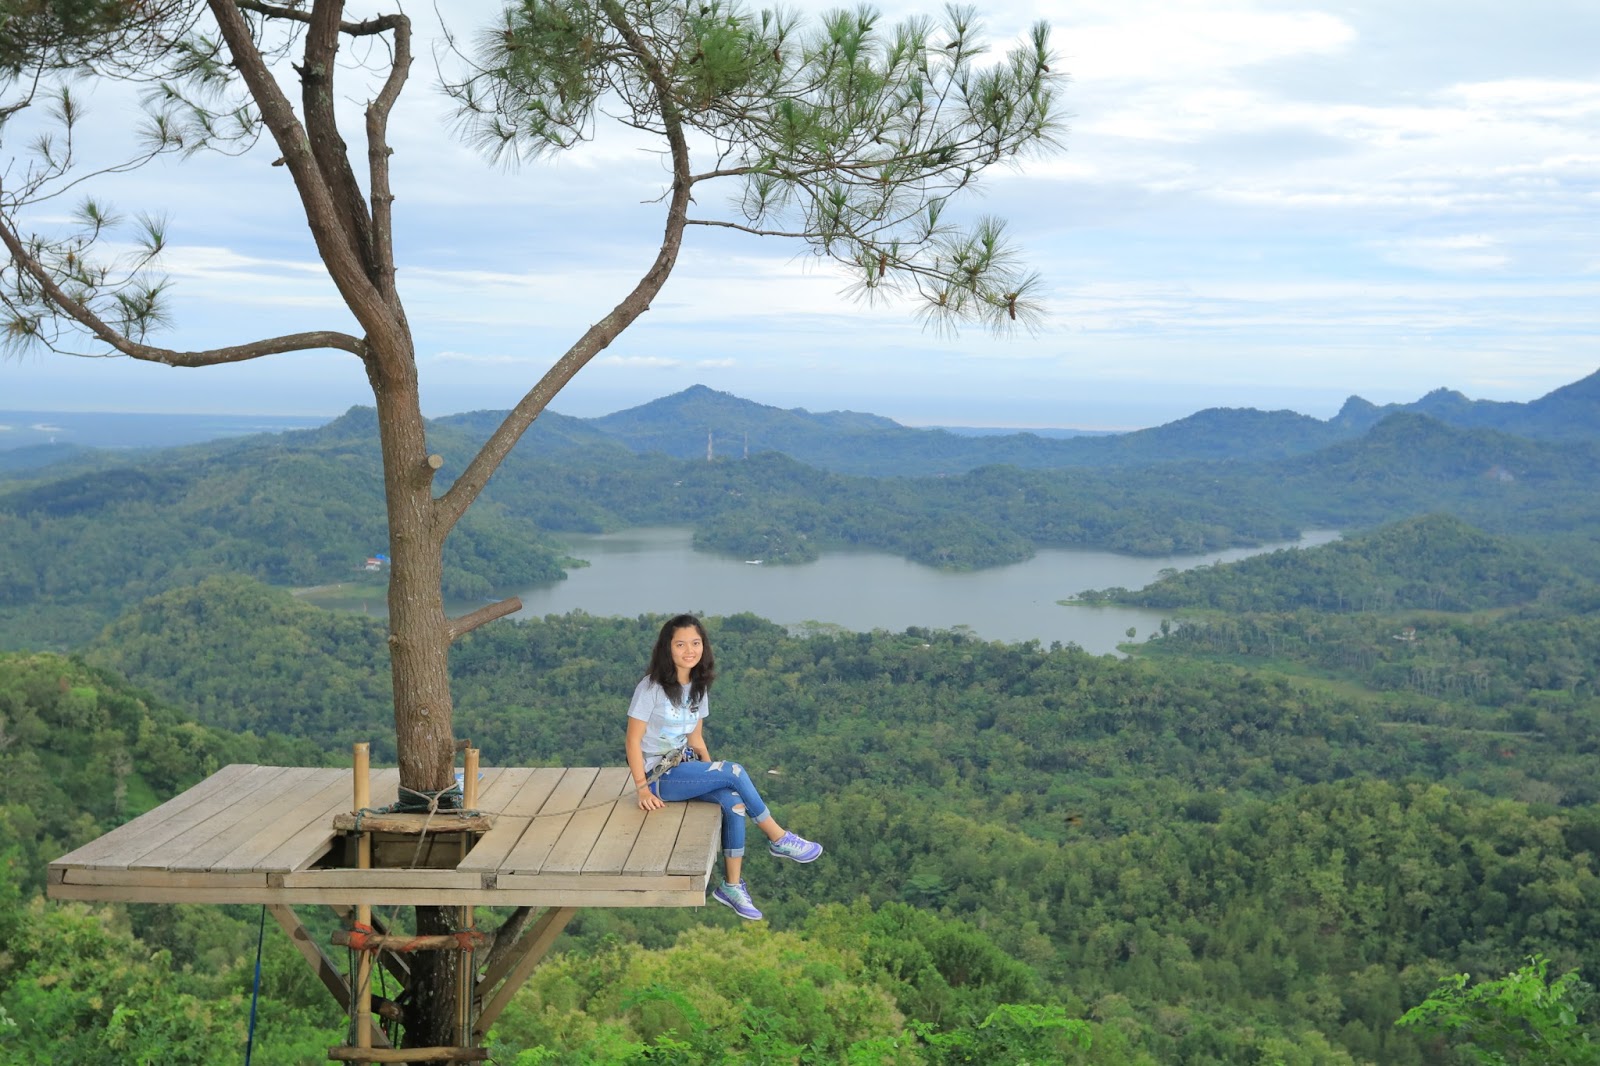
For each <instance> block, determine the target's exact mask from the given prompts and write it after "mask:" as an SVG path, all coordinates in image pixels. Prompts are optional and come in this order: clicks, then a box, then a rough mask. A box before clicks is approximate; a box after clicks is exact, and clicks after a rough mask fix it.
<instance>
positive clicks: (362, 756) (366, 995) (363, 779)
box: [354, 744, 373, 1062]
mask: <svg viewBox="0 0 1600 1066" xmlns="http://www.w3.org/2000/svg"><path fill="white" fill-rule="evenodd" d="M354 754H355V801H356V810H358V811H359V810H361V809H362V808H363V807H370V806H372V764H371V758H372V745H370V744H357V745H356V746H355V752H354ZM371 865H372V834H371V833H362V834H361V835H360V836H359V837H358V838H356V868H357V869H358V870H365V869H367V868H369V867H370V866H371ZM356 922H357V923H358V924H360V925H365V926H371V925H372V907H371V906H370V905H369V904H366V903H360V904H357V905H356ZM356 1047H357V1048H360V1049H362V1050H366V1049H368V1048H370V1047H372V956H371V955H370V954H368V953H367V952H365V951H363V952H361V953H360V955H358V956H357V958H356ZM357 1061H361V1062H371V1061H373V1060H371V1059H360V1060H357Z"/></svg>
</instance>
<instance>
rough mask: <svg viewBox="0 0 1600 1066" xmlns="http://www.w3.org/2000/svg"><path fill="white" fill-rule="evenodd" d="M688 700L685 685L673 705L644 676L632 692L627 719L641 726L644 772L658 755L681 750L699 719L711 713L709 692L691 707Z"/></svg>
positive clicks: (659, 689)
mask: <svg viewBox="0 0 1600 1066" xmlns="http://www.w3.org/2000/svg"><path fill="white" fill-rule="evenodd" d="M688 699H689V686H688V685H685V686H683V699H682V701H681V702H679V703H673V702H672V700H670V699H668V698H667V690H666V689H664V688H662V687H661V686H660V685H658V684H656V683H655V682H654V681H652V680H651V679H650V678H648V677H646V678H644V679H643V680H641V681H640V682H639V684H638V686H637V687H636V688H635V689H634V690H633V700H632V702H630V703H629V704H628V717H629V718H637V719H639V721H641V722H643V723H645V727H644V738H643V740H642V741H641V742H640V745H639V747H640V750H641V751H642V752H643V753H644V768H645V772H646V773H648V772H649V771H650V770H652V769H654V768H655V765H656V763H658V762H660V761H661V758H662V756H664V755H668V754H670V753H671V752H674V751H681V750H682V749H683V747H684V745H685V744H687V743H689V734H690V733H693V732H694V728H695V726H696V725H697V724H698V723H699V721H700V719H702V718H704V717H705V716H706V715H707V714H709V713H710V712H711V708H710V703H711V693H709V692H706V693H702V694H701V696H700V700H699V702H697V703H694V704H692V705H691V704H690V703H689V702H688Z"/></svg>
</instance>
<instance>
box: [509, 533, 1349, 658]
mask: <svg viewBox="0 0 1600 1066" xmlns="http://www.w3.org/2000/svg"><path fill="white" fill-rule="evenodd" d="M1337 538H1338V533H1337V532H1334V531H1328V530H1317V531H1311V532H1308V533H1306V534H1304V535H1302V536H1301V537H1300V538H1299V539H1298V540H1295V541H1280V542H1274V543H1271V544H1265V545H1261V546H1259V547H1255V548H1230V549H1225V550H1220V551H1213V552H1202V553H1197V554H1192V555H1177V556H1158V557H1139V556H1130V555H1118V554H1116V553H1113V552H1107V551H1097V550H1091V549H1069V548H1045V549H1041V550H1040V551H1039V552H1038V553H1037V554H1035V556H1034V557H1033V558H1031V559H1027V560H1024V561H1023V562H1020V563H1013V564H1010V565H1008V566H1001V567H989V568H986V569H983V570H976V571H959V572H952V571H943V570H937V569H934V568H932V567H927V566H923V565H921V564H918V563H913V562H909V561H907V560H905V559H902V558H900V557H899V556H895V555H889V554H888V553H885V552H879V551H874V550H868V549H844V550H833V551H826V552H824V553H823V554H822V555H821V556H820V557H819V558H818V559H816V560H815V561H812V562H808V563H801V564H796V565H787V566H766V565H752V564H751V562H750V561H748V560H744V559H734V558H730V557H726V556H720V555H716V554H712V553H708V552H697V551H695V550H694V547H693V532H692V530H690V529H688V528H686V527H681V526H656V527H647V528H642V529H629V530H621V531H618V532H615V533H602V534H592V535H591V534H584V535H577V534H563V535H562V536H561V538H560V539H561V540H562V542H563V544H564V547H565V550H566V552H567V554H570V555H573V556H576V557H580V558H585V559H587V560H588V561H589V563H590V565H589V566H587V567H584V568H581V569H575V570H572V571H570V572H569V574H568V576H567V578H566V579H565V580H563V581H557V582H549V583H544V584H541V585H536V586H534V587H532V588H530V589H528V590H526V591H525V592H523V593H522V594H521V596H522V601H523V609H522V610H521V611H519V612H518V613H517V614H516V615H513V616H512V617H518V618H525V619H526V618H540V617H543V616H545V615H561V614H567V613H570V612H571V611H574V610H582V611H586V612H588V613H589V614H593V615H598V616H609V617H618V616H620V617H629V618H632V617H638V616H639V615H645V614H672V613H677V612H679V611H688V612H691V613H699V614H705V615H730V614H739V613H742V612H749V613H752V614H756V615H759V616H760V617H762V618H766V619H769V620H770V621H773V622H776V623H778V624H779V625H783V626H785V627H787V628H789V629H790V630H791V631H795V632H799V631H803V630H805V629H814V628H818V627H821V628H832V627H838V628H842V629H845V630H849V631H853V632H867V631H871V630H878V629H882V630H887V631H890V632H903V631H904V630H906V629H908V628H912V627H919V628H925V629H957V628H964V629H966V630H967V631H969V632H971V633H973V634H974V635H975V636H978V637H980V638H981V639H984V640H999V641H1005V642H1011V643H1017V642H1025V641H1029V640H1037V641H1039V643H1040V644H1041V645H1044V646H1046V647H1048V646H1050V645H1051V644H1053V643H1057V642H1059V643H1061V644H1077V645H1078V646H1080V647H1082V648H1084V650H1086V651H1089V652H1093V653H1096V654H1120V653H1119V652H1118V649H1117V645H1118V644H1120V643H1125V642H1127V641H1128V639H1129V638H1128V636H1127V631H1128V629H1130V628H1132V629H1133V630H1134V631H1135V634H1136V636H1135V638H1134V639H1135V640H1139V639H1146V638H1147V637H1148V636H1149V635H1150V634H1151V633H1153V632H1157V631H1158V630H1159V626H1160V623H1161V621H1162V620H1163V619H1171V618H1172V615H1173V612H1171V611H1166V610H1156V609H1153V608H1143V607H1120V606H1115V605H1088V604H1074V605H1073V608H1074V609H1070V610H1069V609H1068V608H1066V607H1064V606H1063V605H1061V604H1060V603H1058V602H1057V601H1058V600H1061V599H1064V598H1065V597H1067V596H1071V595H1075V594H1076V593H1078V592H1081V591H1083V590H1084V589H1091V588H1109V587H1112V586H1119V585H1120V586H1122V587H1124V588H1129V589H1135V588H1142V587H1144V586H1145V585H1148V584H1150V583H1151V582H1152V581H1154V580H1156V578H1157V577H1158V576H1159V574H1160V572H1161V571H1162V570H1164V569H1168V568H1171V569H1175V570H1188V569H1192V568H1194V567H1196V566H1203V565H1210V564H1213V563H1217V562H1230V561H1233V560H1236V559H1242V558H1246V557H1248V556H1251V555H1258V554H1263V553H1265V552H1270V551H1275V550H1278V549H1280V548H1286V547H1314V546H1315V545H1317V544H1325V543H1328V542H1329V541H1332V540H1336V539H1337Z"/></svg>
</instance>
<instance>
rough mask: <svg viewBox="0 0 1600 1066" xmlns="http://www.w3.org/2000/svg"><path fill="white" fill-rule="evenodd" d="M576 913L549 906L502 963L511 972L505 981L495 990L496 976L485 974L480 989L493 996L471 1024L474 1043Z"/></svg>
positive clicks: (508, 1001) (493, 1020)
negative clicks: (506, 965)
mask: <svg viewBox="0 0 1600 1066" xmlns="http://www.w3.org/2000/svg"><path fill="white" fill-rule="evenodd" d="M577 913H578V908H576V907H551V908H550V909H549V910H547V911H545V912H544V913H543V914H541V915H540V916H539V920H538V921H537V922H535V923H534V925H533V928H532V929H531V930H529V931H528V934H527V935H526V936H524V937H523V938H522V939H521V940H519V941H518V942H517V946H516V948H515V949H514V950H513V951H512V952H511V953H510V954H509V955H507V956H506V958H505V959H504V960H503V962H504V963H505V964H509V968H510V972H509V973H507V974H506V976H505V980H503V981H501V982H500V983H499V987H498V988H496V987H494V984H493V983H492V982H491V981H490V978H491V977H494V976H496V975H493V974H485V975H484V982H483V986H482V987H484V988H485V989H490V988H492V989H493V994H492V995H491V996H490V998H489V1000H488V1001H487V1002H486V1003H484V1005H483V1009H482V1010H480V1011H479V1012H478V1018H477V1021H476V1022H474V1023H473V1027H472V1038H473V1039H474V1040H482V1039H483V1038H484V1036H485V1035H486V1034H487V1033H488V1032H489V1028H490V1026H492V1025H494V1022H495V1019H496V1018H499V1017H500V1012H501V1011H503V1010H505V1009H506V1005H507V1004H509V1003H510V1002H511V997H512V996H513V995H515V994H516V991H517V989H519V988H521V987H522V984H523V982H524V981H526V980H527V979H528V978H529V977H530V976H531V975H532V974H533V971H534V969H535V968H536V967H537V966H538V965H539V963H541V962H543V961H544V957H545V955H547V954H548V953H549V951H550V948H551V946H552V945H554V944H555V942H556V937H558V936H560V935H561V930H563V929H565V928H566V927H567V923H568V922H570V921H572V916H573V915H575V914H577Z"/></svg>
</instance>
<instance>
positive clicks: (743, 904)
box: [711, 878, 761, 922]
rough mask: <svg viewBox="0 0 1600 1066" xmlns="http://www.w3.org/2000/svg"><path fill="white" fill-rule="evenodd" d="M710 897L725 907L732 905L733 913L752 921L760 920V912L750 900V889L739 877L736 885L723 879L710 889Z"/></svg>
mask: <svg viewBox="0 0 1600 1066" xmlns="http://www.w3.org/2000/svg"><path fill="white" fill-rule="evenodd" d="M711 898H712V899H714V900H716V901H717V902H718V903H720V904H722V905H723V906H725V907H732V908H733V913H735V914H737V915H738V916H739V917H741V918H745V919H748V920H749V921H752V922H759V921H760V920H761V912H760V911H758V910H756V905H755V904H754V903H751V902H750V890H749V889H748V888H746V887H745V884H744V880H743V878H741V879H740V880H739V883H738V884H736V885H730V884H728V882H726V881H724V882H722V884H720V885H718V886H717V887H716V888H714V889H712V891H711Z"/></svg>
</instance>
